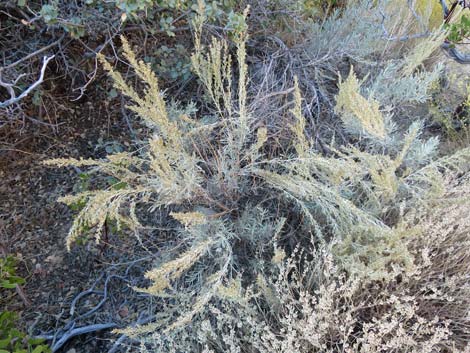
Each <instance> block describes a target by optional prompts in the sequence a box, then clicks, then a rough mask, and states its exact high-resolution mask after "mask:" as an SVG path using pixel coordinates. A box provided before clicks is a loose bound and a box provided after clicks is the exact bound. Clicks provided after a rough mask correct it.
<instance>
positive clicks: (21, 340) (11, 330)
mask: <svg viewBox="0 0 470 353" xmlns="http://www.w3.org/2000/svg"><path fill="white" fill-rule="evenodd" d="M24 283H25V280H24V278H22V277H19V276H17V275H16V261H15V259H14V258H13V257H12V256H7V257H5V258H0V292H3V290H4V289H14V288H15V287H16V286H17V285H19V284H24ZM17 322H18V317H17V315H16V314H15V313H14V312H11V311H0V353H50V352H51V350H50V348H49V347H48V346H47V345H46V344H44V340H43V339H34V338H30V337H29V336H28V335H27V334H26V333H24V332H22V331H20V330H19V329H18V328H17Z"/></svg>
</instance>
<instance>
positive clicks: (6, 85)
mask: <svg viewBox="0 0 470 353" xmlns="http://www.w3.org/2000/svg"><path fill="white" fill-rule="evenodd" d="M54 57H55V55H52V56H49V57H47V56H44V58H43V62H42V68H41V73H40V75H39V78H38V79H37V81H36V82H34V83H33V84H32V85H31V86H29V87H28V88H27V89H26V90H25V91H24V92H23V93H21V94H20V95H19V96H18V97H17V96H16V93H15V90H14V88H13V87H14V85H15V84H16V83H17V82H18V80H19V79H20V78H21V77H23V76H24V75H20V76H18V77H17V78H16V79H15V81H13V83H6V82H4V81H3V80H2V71H3V69H0V86H1V87H4V88H5V89H6V90H7V91H8V93H9V94H10V99H7V100H6V101H4V102H0V108H5V107H8V106H10V105H12V104H15V103H18V102H19V101H21V100H22V99H23V98H25V97H26V96H27V95H28V94H30V93H31V92H32V91H33V90H34V89H35V88H36V87H38V86H39V85H40V84H41V83H42V82H43V81H44V73H45V72H46V68H47V64H48V63H49V61H51V60H52V59H53V58H54Z"/></svg>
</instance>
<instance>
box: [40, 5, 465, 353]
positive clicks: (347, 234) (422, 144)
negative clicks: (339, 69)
mask: <svg viewBox="0 0 470 353" xmlns="http://www.w3.org/2000/svg"><path fill="white" fill-rule="evenodd" d="M370 6H371V5H370V4H369V2H367V1H355V2H352V4H351V5H350V6H349V7H346V8H345V9H344V10H343V11H344V15H343V16H339V15H338V14H333V15H331V17H330V18H329V19H327V20H326V21H324V22H325V23H324V24H323V26H321V27H318V29H319V31H320V32H319V34H318V36H321V33H322V31H327V32H328V31H331V32H328V35H330V34H331V33H334V32H335V33H336V32H337V30H338V28H339V27H338V23H335V21H338V22H340V23H343V22H344V21H348V19H347V18H345V17H347V16H346V15H347V14H348V13H351V14H354V13H359V12H360V10H361V9H364V8H370ZM348 11H349V12H348ZM247 14H248V9H247V10H246V11H245V12H244V13H243V14H239V15H238V16H239V17H238V18H242V19H246V16H247ZM204 20H205V10H204V3H203V2H202V1H200V2H199V8H198V16H197V17H196V18H195V20H194V22H193V27H194V33H195V40H194V42H195V51H194V54H193V55H192V58H191V62H192V69H193V71H194V73H195V74H196V75H197V76H198V78H199V82H200V83H201V85H202V86H203V87H204V89H205V92H206V99H207V101H206V104H207V106H208V108H207V109H206V110H205V111H204V112H194V109H193V108H194V107H193V106H192V105H191V104H189V105H188V107H186V108H185V107H184V105H172V106H171V108H170V106H169V105H168V104H167V102H166V99H165V95H164V93H163V92H161V90H160V87H159V84H158V79H157V77H156V76H155V74H154V73H153V72H152V70H151V69H150V66H149V65H147V64H145V63H143V62H142V61H139V60H138V59H137V58H136V56H135V54H134V53H133V52H132V50H131V48H130V47H129V45H128V44H127V42H126V40H125V39H124V38H122V43H123V51H124V55H125V57H126V59H127V60H128V62H129V63H130V65H131V66H132V67H133V69H134V70H135V72H136V74H137V76H138V77H139V78H140V79H141V80H142V82H143V83H144V84H145V88H144V89H143V91H142V92H141V93H139V92H137V91H136V90H135V89H134V88H133V87H131V86H130V85H129V84H128V83H127V82H126V80H125V79H124V78H123V76H122V75H121V74H120V73H119V72H117V71H116V70H114V68H113V67H112V66H111V64H109V63H108V62H106V60H104V59H103V58H101V61H102V63H103V65H104V67H105V69H106V70H107V71H108V72H109V75H110V76H111V77H112V79H113V80H114V83H115V87H116V89H118V90H119V91H120V92H122V93H123V94H124V95H126V96H127V97H129V98H130V100H131V101H132V102H133V104H132V105H130V106H129V107H128V108H129V109H130V110H132V111H133V112H135V113H136V115H137V116H139V117H140V119H141V120H142V122H143V123H144V124H146V125H147V127H148V128H149V129H150V136H149V138H148V141H147V143H146V144H145V146H144V147H143V148H142V149H141V150H139V151H137V152H132V153H131V152H123V153H118V154H113V155H109V156H108V157H107V158H106V159H105V160H74V159H55V160H51V161H48V162H46V163H47V164H49V165H58V166H67V165H73V166H77V167H87V168H91V171H90V172H96V173H98V174H99V175H110V176H112V177H113V178H115V179H116V180H117V182H116V184H115V185H114V186H116V185H119V187H113V186H111V187H109V188H107V189H100V190H91V191H85V192H82V193H79V194H77V195H73V196H65V197H63V198H62V199H61V200H62V201H63V202H66V203H74V202H77V201H79V200H80V201H81V202H82V203H83V205H84V207H83V209H82V210H81V211H80V212H79V213H78V215H77V216H76V218H75V220H74V223H73V225H72V227H71V230H70V233H69V236H68V237H67V247H68V248H69V249H70V247H71V246H72V245H73V243H74V241H75V240H76V239H77V238H78V237H79V236H81V234H82V233H83V232H84V231H85V232H88V233H91V234H92V235H93V236H94V238H95V240H96V241H97V242H100V232H101V228H102V226H103V225H104V223H105V222H106V220H108V219H112V220H114V221H116V222H117V224H118V227H119V226H125V227H127V228H129V229H131V230H132V231H133V232H134V233H135V234H136V235H137V236H139V237H140V236H141V235H142V233H143V232H146V233H147V234H146V236H147V237H149V239H152V240H153V241H155V243H157V242H158V240H159V238H160V237H161V235H160V233H159V230H158V229H159V227H160V226H162V225H165V226H166V228H168V227H171V229H172V231H171V234H172V238H173V239H172V240H171V241H168V242H167V244H165V245H164V246H163V247H161V246H160V248H159V253H160V255H159V260H158V262H157V263H156V264H155V268H154V269H151V270H149V271H148V273H147V275H146V277H147V278H148V279H149V280H150V282H151V284H150V285H149V286H148V287H147V288H135V289H136V290H138V291H143V292H145V293H149V294H151V295H154V296H155V297H157V298H158V300H159V303H161V308H162V310H159V312H158V313H156V314H155V320H154V321H153V322H152V323H150V324H147V325H144V326H140V327H132V328H128V329H122V330H120V332H122V333H125V334H126V335H129V336H135V337H140V339H141V342H142V345H141V350H142V351H143V352H146V351H159V352H165V351H168V352H180V351H181V352H199V351H201V352H283V353H287V352H382V351H390V352H409V351H414V352H434V351H437V350H445V349H447V350H448V351H457V350H458V349H463V347H465V345H466V344H468V335H467V333H466V332H468V330H467V328H468V324H469V322H468V321H469V319H468V313H467V312H466V310H467V311H468V304H469V302H468V298H469V296H468V294H469V293H468V285H465V283H464V282H465V278H468V270H467V269H466V267H465V266H463V264H464V263H465V260H467V257H468V254H469V250H468V235H469V232H468V224H467V223H466V221H464V220H462V219H460V218H461V216H462V212H464V211H465V210H466V209H468V198H467V199H465V197H467V196H468V193H467V191H465V192H463V191H462V190H468V179H461V183H462V186H461V188H463V189H459V187H456V186H452V185H451V186H449V180H450V181H452V180H454V181H455V180H457V178H458V176H460V175H462V174H465V173H468V171H469V162H470V153H469V152H470V150H469V149H468V148H467V149H462V150H459V151H457V152H456V153H455V154H453V155H448V156H441V157H439V158H438V157H437V154H438V145H439V141H438V139H437V138H434V137H429V136H426V131H425V124H424V120H423V119H419V118H416V117H414V118H413V117H412V116H408V115H403V112H404V111H405V109H404V105H405V104H407V105H408V108H407V109H408V110H410V109H412V108H413V107H415V106H417V105H419V104H423V103H426V102H427V101H428V100H429V99H430V92H431V89H432V85H433V84H434V83H435V81H436V80H437V79H438V77H439V76H440V74H441V67H440V66H439V65H438V66H437V67H436V68H432V69H430V70H429V71H426V70H425V69H424V67H423V65H422V63H423V62H424V61H425V60H426V59H427V58H428V57H429V55H431V54H432V51H431V50H430V48H431V47H432V48H436V47H437V44H436V43H439V41H442V40H443V39H444V36H445V32H443V31H442V30H441V29H438V30H437V31H436V32H435V33H434V34H433V35H431V36H430V37H427V38H423V39H421V42H420V43H418V45H417V46H416V47H415V48H414V49H413V48H411V49H407V48H406V47H405V46H400V47H399V48H400V53H399V54H400V56H393V57H391V58H387V60H385V59H384V61H383V62H382V63H381V64H380V65H377V67H376V68H375V70H374V71H372V72H370V74H369V75H365V76H364V77H362V78H361V79H360V78H359V77H360V75H359V73H360V72H361V68H362V69H363V68H364V67H368V66H369V65H370V63H371V60H373V54H374V53H375V52H376V50H374V51H365V52H360V53H358V55H355V54H354V52H349V53H348V52H347V51H348V50H356V49H353V48H352V47H348V45H350V43H349V41H350V40H352V39H354V38H355V37H354V35H355V34H358V33H359V30H358V29H357V28H355V29H354V30H353V31H351V33H353V34H354V33H355V34H354V35H353V36H351V35H350V34H348V35H346V36H345V38H342V37H338V38H336V40H337V41H341V40H345V41H346V43H348V44H347V45H343V46H342V45H341V43H336V45H337V46H338V47H342V50H345V57H346V56H350V57H353V56H354V57H356V59H357V60H356V64H355V65H353V66H352V67H351V66H349V68H348V70H347V71H346V72H345V75H344V77H341V78H340V79H339V78H337V82H336V83H337V84H336V85H335V88H334V89H333V88H331V87H329V88H328V89H327V90H325V92H326V91H333V90H335V92H336V94H335V96H334V97H333V98H332V101H331V106H332V109H331V111H330V112H329V114H330V115H331V117H334V118H335V119H336V120H337V122H338V124H340V125H341V127H342V134H343V135H344V136H345V137H344V139H343V141H342V142H341V143H336V142H335V140H334V139H333V140H332V141H331V142H329V143H328V145H327V146H326V147H325V151H319V150H318V149H317V148H315V144H314V141H313V139H312V138H310V135H309V131H308V129H309V122H308V121H307V119H306V118H305V116H304V100H303V98H302V90H301V87H302V86H303V85H302V81H301V80H300V79H297V78H296V77H293V80H292V82H291V83H292V85H291V89H290V90H289V92H292V97H291V102H290V103H288V105H287V106H288V108H289V109H288V110H287V111H285V112H282V114H281V112H280V114H279V116H278V121H276V124H275V126H281V127H283V128H284V129H285V131H288V133H286V134H283V135H280V137H279V136H277V135H276V131H273V128H272V126H270V125H269V124H268V121H267V120H265V119H264V117H263V116H262V115H259V112H260V110H259V109H258V107H259V105H258V104H259V102H257V101H256V99H257V97H256V96H254V97H253V96H251V95H250V92H251V90H250V74H251V72H250V70H249V67H248V65H247V59H246V58H247V47H246V46H247V39H248V29H247V26H246V25H244V24H243V23H242V24H241V25H240V26H238V29H237V30H236V31H233V32H231V34H230V37H231V40H232V41H231V42H229V41H226V40H223V39H215V38H212V39H209V40H207V41H206V40H205V38H204V36H203V23H204ZM394 20H397V19H394ZM361 26H363V25H361ZM331 28H334V30H331ZM361 28H362V29H363V30H364V31H366V32H365V34H364V36H366V38H367V37H368V38H369V39H367V40H366V42H368V43H366V44H367V45H369V44H370V45H371V43H372V42H374V43H376V45H377V46H378V48H381V49H380V50H384V48H385V47H386V46H387V44H383V43H382V42H381V40H383V38H380V36H377V35H376V32H374V33H370V31H372V30H375V28H374V27H373V26H370V23H369V25H367V26H366V27H361ZM327 37H328V36H327ZM207 43H208V44H207ZM313 44H314V43H313V42H312V43H310V45H313ZM324 44H325V43H324V42H323V39H322V41H321V42H319V43H318V47H317V48H318V49H319V50H320V51H321V50H323V49H324V47H323V46H324ZM361 45H365V44H364V43H362V44H361ZM358 50H359V49H358ZM327 55H329V54H327ZM326 59H327V57H326ZM361 63H362V65H363V66H361ZM330 64H331V62H330ZM338 65H340V64H338ZM316 69H317V68H314V69H312V70H316ZM323 72H326V71H323ZM329 79H332V78H329ZM416 81H418V82H419V84H417V83H416ZM408 88H409V89H408ZM258 99H259V98H258ZM188 112H194V113H193V114H188ZM270 119H271V118H270ZM274 136H277V137H276V138H275V137H274ZM274 144H276V145H280V146H282V148H273V147H272V145H274ZM452 188H454V190H455V191H449V190H452ZM465 188H466V189H465ZM456 190H459V191H458V192H461V193H462V192H463V194H462V196H464V198H462V199H460V203H456V204H455V206H454V209H453V212H452V213H451V214H452V215H455V217H454V216H451V215H450V214H449V218H447V219H445V220H439V219H436V216H435V215H433V214H432V211H431V209H432V208H433V207H435V205H436V203H437V202H441V203H442V202H443V201H446V202H455V197H454V198H453V197H452V196H453V195H452V192H457V191H456ZM415 209H419V210H420V212H419V213H417V212H414V210H415ZM156 210H162V211H165V212H166V214H167V215H168V217H166V218H165V219H163V220H161V219H160V220H158V221H157V220H156V219H155V218H152V213H153V212H155V211H156ZM175 221H176V222H178V223H179V224H180V225H179V226H178V225H176V222H175ZM432 222H438V223H437V224H439V226H436V228H432V226H431V225H430V224H431V223H432ZM449 224H458V227H459V228H458V229H459V230H458V231H457V230H451V229H450V227H449V228H448V225H449ZM430 239H434V240H433V241H431V240H430ZM434 241H435V242H434ZM452 246H459V249H458V251H455V252H454V253H453V254H452V256H444V253H443V252H442V251H445V250H443V249H445V248H447V249H451V248H452ZM449 251H450V250H449ZM454 262H455V263H454ZM443 268H447V269H449V271H451V272H449V273H446V276H447V277H448V278H449V280H448V281H447V277H446V279H445V281H444V282H445V285H444V287H441V284H439V283H438V280H437V279H436V278H437V276H436V271H440V270H441V269H443ZM368 293H371V294H370V295H369V294H368ZM438 303H445V306H444V307H445V309H444V310H442V311H436V310H434V311H433V310H430V308H432V307H433V306H434V307H436V306H437V305H438ZM466 306H467V309H465V307H466Z"/></svg>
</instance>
